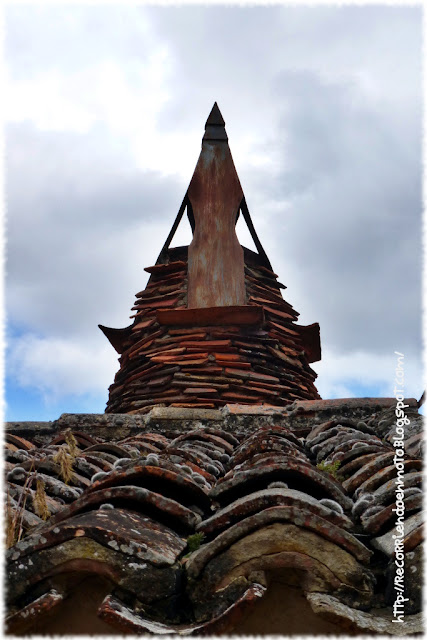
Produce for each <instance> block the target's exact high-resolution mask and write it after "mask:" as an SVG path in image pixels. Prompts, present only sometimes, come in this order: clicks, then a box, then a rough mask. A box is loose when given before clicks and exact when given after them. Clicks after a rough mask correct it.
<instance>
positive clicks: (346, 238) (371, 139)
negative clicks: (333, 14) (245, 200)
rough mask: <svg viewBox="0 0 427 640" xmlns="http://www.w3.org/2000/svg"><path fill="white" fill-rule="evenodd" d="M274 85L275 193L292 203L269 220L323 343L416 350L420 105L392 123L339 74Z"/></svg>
mask: <svg viewBox="0 0 427 640" xmlns="http://www.w3.org/2000/svg"><path fill="white" fill-rule="evenodd" d="M278 86H279V87H280V86H281V87H282V88H281V92H280V95H281V96H283V97H284V100H285V101H286V109H284V115H283V119H282V124H281V131H282V134H283V142H282V146H281V148H282V150H283V154H284V160H283V164H282V169H281V171H280V173H279V175H278V176H277V184H276V193H277V194H278V195H279V194H281V198H282V200H283V202H284V203H285V202H286V204H287V206H288V210H287V214H286V219H280V218H278V217H276V220H275V223H276V224H277V225H278V226H279V229H280V228H281V233H280V237H281V243H283V244H282V246H283V252H284V253H285V254H286V257H284V258H283V260H284V262H285V263H286V264H287V266H288V268H289V269H290V274H289V284H290V285H292V290H295V288H296V289H297V290H298V292H299V293H298V296H297V299H298V304H299V305H303V306H304V308H306V309H308V310H309V312H310V314H311V313H312V314H313V316H312V317H313V320H314V319H316V320H318V321H319V322H320V323H321V326H322V332H323V339H324V340H325V341H326V343H327V344H328V346H329V347H332V348H335V349H339V350H345V349H365V350H369V351H372V352H383V351H384V350H387V349H390V348H392V346H393V345H402V347H401V348H408V349H410V350H412V351H413V352H414V353H416V351H417V349H418V348H419V347H420V344H421V297H420V293H421V211H422V202H421V163H420V157H421V147H420V144H421V136H420V133H421V120H420V118H419V117H418V118H417V117H416V116H419V111H418V112H417V110H415V118H414V113H410V112H408V113H406V114H404V117H402V118H401V120H400V122H399V123H398V125H399V126H398V127H397V126H396V121H395V120H394V119H393V118H388V117H387V114H386V113H385V114H377V113H375V111H374V109H373V107H372V105H369V104H364V103H362V102H361V101H360V96H358V95H357V88H355V87H349V86H346V85H345V83H344V84H342V85H332V86H331V85H327V84H322V83H321V82H319V79H318V78H317V77H316V76H315V75H314V74H309V73H303V74H301V73H293V74H289V73H287V74H282V75H281V77H280V78H279V79H278ZM417 134H418V137H417ZM337 141H339V144H338V143H337ZM276 251H277V252H278V251H279V246H278V245H276Z"/></svg>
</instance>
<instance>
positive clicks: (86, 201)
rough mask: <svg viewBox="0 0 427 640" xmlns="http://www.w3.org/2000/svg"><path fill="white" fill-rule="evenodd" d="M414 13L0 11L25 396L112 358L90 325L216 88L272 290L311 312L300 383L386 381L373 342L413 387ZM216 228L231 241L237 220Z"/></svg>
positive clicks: (417, 61) (170, 184)
mask: <svg viewBox="0 0 427 640" xmlns="http://www.w3.org/2000/svg"><path fill="white" fill-rule="evenodd" d="M421 17H422V12H421V8H419V7H355V6H353V7H350V6H347V7H296V6H293V7H291V6H275V7H267V6H266V7H244V8H241V7H226V6H221V7H207V6H206V7H179V8H178V7H142V6H141V7H140V6H134V7H131V6H124V5H123V6H120V7H119V6H106V7H103V8H102V9H101V8H99V7H97V6H95V5H94V6H84V7H83V6H81V7H65V6H57V7H53V6H51V5H49V6H43V7H34V6H31V7H25V8H23V7H19V6H14V7H12V6H9V7H7V13H6V29H5V34H6V65H7V67H6V71H7V78H8V86H7V89H8V91H7V93H8V101H7V106H6V112H7V129H6V136H7V137H6V143H7V147H6V170H7V172H6V188H7V194H6V198H7V200H6V204H7V228H6V234H7V264H6V275H7V310H8V323H9V333H10V335H11V338H10V341H9V342H10V344H9V353H10V357H9V359H8V360H9V361H8V376H9V378H10V379H11V380H12V381H13V382H14V384H17V385H21V386H22V387H25V388H26V389H31V388H33V389H39V390H40V391H41V393H43V394H44V396H45V397H46V398H47V397H50V396H49V394H51V395H52V394H53V395H54V396H55V397H65V395H66V394H67V393H73V394H75V393H77V392H78V390H79V389H82V392H83V393H84V391H85V389H86V390H93V391H91V392H93V393H97V392H99V389H100V388H101V387H103V388H104V389H105V388H106V386H108V384H110V383H111V382H112V380H113V376H114V371H115V370H116V369H117V368H118V367H117V354H116V353H115V352H114V351H113V350H112V348H111V346H110V345H109V344H108V342H107V341H106V339H105V337H104V336H103V335H102V334H101V332H100V331H99V330H98V328H97V324H98V323H102V324H105V325H107V326H112V327H124V326H126V325H127V324H129V317H128V316H129V315H130V313H131V311H130V309H131V307H132V305H133V301H134V294H135V293H136V292H137V291H139V290H141V289H142V288H143V287H144V286H145V283H146V281H147V279H148V275H147V274H146V273H145V272H144V271H143V268H144V267H145V266H148V265H150V264H153V263H154V262H155V260H156V258H157V255H158V253H159V251H160V249H161V247H162V245H163V242H164V240H165V238H166V236H167V233H168V232H169V229H170V227H171V225H172V222H173V220H174V218H175V215H176V212H177V210H178V208H179V205H180V203H181V201H182V197H183V195H184V193H185V190H186V188H187V185H188V183H189V181H190V179H191V175H192V172H193V170H194V167H195V164H196V161H197V157H198V154H199V150H200V141H201V136H202V134H203V125H204V122H205V120H206V117H207V115H208V113H209V111H210V109H211V107H212V104H213V102H214V101H215V100H217V101H218V103H219V106H220V108H221V110H222V112H223V115H224V118H225V120H226V126H227V132H228V135H229V140H230V146H231V150H232V153H233V157H234V161H235V165H236V168H237V171H238V173H239V176H240V180H241V183H242V186H243V189H244V191H245V195H246V199H247V202H248V205H249V208H250V211H251V215H252V218H253V221H254V224H255V227H256V229H257V232H258V235H259V237H260V239H261V241H262V243H263V245H264V247H265V249H266V251H267V254H268V255H269V257H270V259H271V262H272V264H273V267H274V269H275V270H276V272H277V273H279V276H280V280H281V281H283V282H284V283H285V284H286V285H287V286H288V287H289V288H288V289H287V290H286V291H285V292H284V296H285V298H286V299H287V300H288V301H289V302H290V303H291V304H293V305H294V307H295V308H296V309H297V310H298V311H300V312H301V317H300V321H301V323H302V324H309V323H311V322H315V321H318V322H319V323H320V326H321V339H322V347H323V360H322V362H321V363H319V364H318V365H317V364H316V365H315V367H314V368H316V370H318V371H319V378H318V387H319V390H320V391H321V393H322V395H323V396H325V397H327V396H330V395H331V394H335V397H336V394H337V393H338V395H351V394H352V393H358V392H359V391H358V390H360V389H362V388H363V389H364V388H365V387H364V386H363V380H367V381H368V384H369V385H371V389H372V390H373V391H376V392H377V393H387V394H388V393H389V392H387V388H388V387H387V385H388V380H389V371H390V368H392V367H393V363H392V361H391V356H390V353H391V354H392V353H393V351H394V350H399V351H402V352H404V353H405V355H406V357H407V362H408V363H414V364H408V367H410V370H411V371H413V372H415V373H409V374H408V376H409V378H408V379H409V380H411V385H413V386H416V384H417V383H416V380H417V379H418V377H420V376H421V373H420V365H419V362H420V355H419V353H420V350H421V349H420V346H421V296H420V293H421V277H420V276H421V240H420V238H421V233H420V231H421V161H420V158H421V92H420V89H421V81H420V78H421V59H422V58H421V55H420V54H421V32H422V30H421V25H422V19H421ZM238 233H239V237H240V238H241V239H242V242H244V243H247V240H248V234H247V232H246V231H245V230H244V228H243V227H242V225H241V221H240V223H239V231H238ZM185 238H186V236H185V234H184V233H183V232H180V235H178V237H177V238H176V242H178V243H179V242H180V241H182V242H184V241H185ZM187 238H188V235H187ZM55 354H57V355H58V358H55V359H54V358H53V355H55ZM108 354H109V355H108ZM79 363H80V364H79ZM81 370H83V371H84V372H87V375H86V373H84V374H83V375H82V374H81ZM55 371H56V375H55ZM107 374H108V375H107ZM103 385H105V386H103ZM414 393H415V392H414Z"/></svg>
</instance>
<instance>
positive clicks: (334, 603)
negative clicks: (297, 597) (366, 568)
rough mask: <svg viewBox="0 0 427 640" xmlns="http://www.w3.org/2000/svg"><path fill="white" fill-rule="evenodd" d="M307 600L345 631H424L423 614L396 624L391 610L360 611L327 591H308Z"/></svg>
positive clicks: (405, 632)
mask: <svg viewBox="0 0 427 640" xmlns="http://www.w3.org/2000/svg"><path fill="white" fill-rule="evenodd" d="M307 600H308V601H309V603H310V605H311V608H312V609H313V611H314V612H315V613H317V614H319V615H320V616H321V617H322V618H324V619H325V620H330V621H331V622H336V623H337V624H339V625H340V626H341V627H342V629H343V631H344V632H345V631H348V632H357V631H360V632H364V633H370V632H373V633H377V634H390V635H397V636H406V635H412V634H417V633H422V632H423V619H422V616H421V614H418V615H415V616H406V617H405V622H403V623H399V624H394V623H393V618H392V616H390V611H389V610H386V611H382V612H378V611H376V612H375V613H367V612H365V611H358V610H357V609H353V608H352V607H349V606H347V605H345V604H343V603H342V602H340V601H339V600H338V599H337V598H335V597H334V596H333V595H329V594H326V593H308V594H307Z"/></svg>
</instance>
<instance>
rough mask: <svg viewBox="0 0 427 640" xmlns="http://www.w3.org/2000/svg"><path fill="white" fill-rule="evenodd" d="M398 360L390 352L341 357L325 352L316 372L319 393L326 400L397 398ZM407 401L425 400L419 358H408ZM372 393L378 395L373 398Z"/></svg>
mask: <svg viewBox="0 0 427 640" xmlns="http://www.w3.org/2000/svg"><path fill="white" fill-rule="evenodd" d="M396 364H397V356H396V355H395V353H394V352H393V351H392V350H391V349H390V351H389V352H388V353H386V354H384V355H380V356H378V355H377V354H373V353H370V352H367V351H349V352H347V353H339V352H336V351H332V350H325V351H324V352H323V353H322V361H321V362H317V363H315V364H314V365H312V366H313V368H314V369H315V370H316V372H317V373H318V376H319V377H318V379H317V381H316V386H317V389H318V391H319V393H320V395H321V396H322V397H323V398H353V397H364V396H366V395H374V396H376V397H386V398H391V397H394V396H395V395H396V394H395V391H394V388H395V381H396V376H395V370H396ZM404 372H405V378H404V389H405V397H407V398H416V399H417V400H418V399H419V398H420V397H421V394H422V392H423V388H424V387H423V379H422V366H421V363H420V362H419V360H418V359H417V358H413V357H411V356H410V355H409V356H408V354H405V358H404ZM372 390H375V391H376V393H375V394H372Z"/></svg>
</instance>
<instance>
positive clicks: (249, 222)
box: [156, 193, 273, 271]
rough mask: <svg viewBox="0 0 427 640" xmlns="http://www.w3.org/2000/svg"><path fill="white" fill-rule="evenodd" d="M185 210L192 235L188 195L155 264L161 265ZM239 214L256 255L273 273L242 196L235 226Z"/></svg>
mask: <svg viewBox="0 0 427 640" xmlns="http://www.w3.org/2000/svg"><path fill="white" fill-rule="evenodd" d="M186 209H187V216H188V221H189V223H190V226H191V231H192V232H193V234H194V227H195V221H194V215H193V208H192V206H191V202H190V198H189V197H188V193H186V194H185V196H184V199H183V201H182V203H181V206H180V208H179V211H178V214H177V216H176V218H175V221H174V223H173V225H172V228H171V230H170V232H169V235H168V237H167V238H166V242H165V243H164V245H163V247H162V250H161V251H160V253H159V257H158V258H157V261H156V264H161V263H162V262H163V260H164V255H165V253H166V251H167V250H168V249H169V245H170V243H171V242H172V240H173V237H174V235H175V233H176V231H177V229H178V227H179V224H180V222H181V220H182V216H183V215H184V212H185V210H186ZM240 212H241V213H242V215H243V219H244V220H245V222H246V224H247V227H248V229H249V233H250V234H251V236H252V240H253V241H254V244H255V246H256V248H257V251H258V254H259V256H260V258H262V260H263V262H264V263H265V266H266V267H267V268H268V269H270V271H273V268H272V266H271V263H270V260H269V259H268V257H267V254H266V253H265V251H264V247H263V246H262V244H261V241H260V239H259V238H258V235H257V232H256V231H255V227H254V225H253V222H252V218H251V215H250V213H249V209H248V205H247V204H246V198H245V196H243V198H242V201H241V203H240V205H239V209H238V211H237V216H236V224H237V220H238V219H239V215H240Z"/></svg>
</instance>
